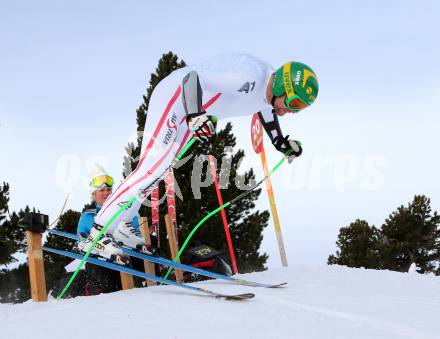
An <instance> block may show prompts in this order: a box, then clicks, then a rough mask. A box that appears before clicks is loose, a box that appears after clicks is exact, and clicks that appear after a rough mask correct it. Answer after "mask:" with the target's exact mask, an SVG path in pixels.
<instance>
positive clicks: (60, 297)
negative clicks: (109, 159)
mask: <svg viewBox="0 0 440 339" xmlns="http://www.w3.org/2000/svg"><path fill="white" fill-rule="evenodd" d="M194 142H195V139H194V138H192V139H191V140H190V141H189V142H188V143H187V144H186V145H185V147H184V148H183V149H182V150H181V151H180V152H179V154H178V155H177V157H176V159H175V160H180V159H181V158H182V157H183V155H184V154H185V153H186V151H188V149H189V148H190V147H191V146H192V145H193V144H194ZM137 199H140V196H139V195H135V196H134V197H133V198H132V199H130V200H129V201H128V202H126V203H125V204H124V205H122V207H121V208H120V209H119V210H118V211H117V212H116V213H115V214H114V215H113V216H112V217H111V218H110V219H109V221H107V222H106V224H105V225H104V227H103V228H102V230H101V231H100V232H99V233H98V235H97V236H96V238H95V240H94V241H93V243H92V246H90V248H89V250H88V251H87V253H86V255H85V256H84V257H83V259H82V260H81V262H80V263H79V265H78V267H77V268H76V270H75V272H74V273H73V275H72V276H71V277H70V279H69V281H68V282H67V284H66V286H64V288H63V290H62V291H61V293H60V294H59V295H58V296H57V300H60V299H62V298H63V296H64V294H65V293H66V292H67V290H68V289H69V287H70V285H72V283H73V281H74V280H75V278H76V276H77V275H78V273H79V270H80V269H81V268H82V267H83V266H84V264H85V262H86V260H87V258H88V257H89V256H90V253H92V250H93V248H94V247H95V245H96V243H97V242H98V240H99V239H100V238H101V236H102V235H103V234H104V232H105V231H106V230H107V228H108V227H109V226H110V225H111V224H112V223H113V221H114V220H115V219H116V218H117V217H118V216H119V215H120V214H121V213H122V212H123V211H125V210H126V209H127V208H128V206H130V205H131V204H132V203H133V202H135V201H136V200H137Z"/></svg>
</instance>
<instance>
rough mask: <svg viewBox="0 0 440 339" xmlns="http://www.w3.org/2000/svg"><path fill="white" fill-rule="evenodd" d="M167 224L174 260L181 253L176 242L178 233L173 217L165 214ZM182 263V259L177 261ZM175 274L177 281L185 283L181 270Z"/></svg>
mask: <svg viewBox="0 0 440 339" xmlns="http://www.w3.org/2000/svg"><path fill="white" fill-rule="evenodd" d="M165 224H166V225H167V235H168V242H169V244H170V252H171V257H172V259H174V258H175V257H177V253H179V248H178V246H177V240H176V232H175V230H174V227H173V220H172V219H171V215H169V214H165ZM177 262H179V263H180V259H179V260H178V261H177ZM174 272H175V273H174V274H175V275H176V280H177V281H183V272H182V271H181V270H174Z"/></svg>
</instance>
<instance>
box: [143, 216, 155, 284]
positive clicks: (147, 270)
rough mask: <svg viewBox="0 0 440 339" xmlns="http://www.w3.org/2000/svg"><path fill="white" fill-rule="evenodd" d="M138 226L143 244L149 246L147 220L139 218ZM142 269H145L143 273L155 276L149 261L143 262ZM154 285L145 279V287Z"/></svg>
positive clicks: (152, 264)
mask: <svg viewBox="0 0 440 339" xmlns="http://www.w3.org/2000/svg"><path fill="white" fill-rule="evenodd" d="M139 224H140V231H141V233H142V235H143V236H144V239H145V244H147V245H151V237H150V230H149V229H148V219H147V218H145V217H141V218H139ZM144 268H145V273H148V274H150V275H153V276H156V270H155V267H154V263H152V262H151V261H147V260H144ZM154 285H156V282H155V281H153V280H149V279H147V286H154Z"/></svg>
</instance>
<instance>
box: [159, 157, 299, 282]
mask: <svg viewBox="0 0 440 339" xmlns="http://www.w3.org/2000/svg"><path fill="white" fill-rule="evenodd" d="M289 154H290V152H287V153H286V154H285V156H284V157H283V158H282V159H281V160H280V161H278V163H277V164H276V165H275V166H274V167H273V168H272V170H271V171H270V172H269V174H268V175H266V176H265V177H264V178H263V179H261V180H260V181H259V182H258V183H257V184H255V186H254V187H252V188H251V189H249V190H247V191H246V192H243V193H241V194H239V195H238V196H236V197H235V198H233V199H232V200H230V201H228V202H227V203H225V204H223V205H222V206H220V207H218V208H216V209H215V210H213V211H212V212H210V213H209V214H208V215H206V216H205V217H204V218H203V219H202V220H200V221H199V222H198V223H197V225H196V226H195V227H194V228H193V229H192V231H191V232H190V233H189V234H188V236H187V237H186V239H185V241H184V242H183V244H182V247H181V248H180V250H179V252H178V253H177V255H176V257H175V258H174V259H173V261H174V262H176V261H177V260H179V259H180V256H181V255H182V253H183V251H184V250H185V248H186V246H187V244H188V243H189V241H190V240H191V238H192V237H193V235H194V234H195V233H196V232H197V230H198V229H199V228H200V227H201V226H202V225H203V224H204V223H205V222H206V220H208V219H209V218H211V217H212V216H213V215H214V214H216V213H218V212H219V211H221V210H222V209H224V208H226V207H228V206H230V205H232V204H233V203H234V202H236V201H238V200H240V199H242V198H244V197H245V196H246V195H248V194H249V193H250V192H252V191H253V190H254V189H256V188H257V187H258V186H260V185H261V184H262V183H263V182H264V181H265V180H266V179H267V178H269V177H270V176H271V175H272V174H273V173H274V172H275V171H276V170H277V169H278V168H279V167H280V166H281V165H282V164H283V162H284V161H285V160H286V158H285V157H287V156H288V155H289ZM172 272H173V267H170V268H168V271H167V273H166V274H165V275H164V279H167V278H168V277H169V275H170V274H171V273H172Z"/></svg>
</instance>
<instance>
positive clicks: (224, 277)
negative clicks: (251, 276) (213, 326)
mask: <svg viewBox="0 0 440 339" xmlns="http://www.w3.org/2000/svg"><path fill="white" fill-rule="evenodd" d="M48 232H50V233H53V234H56V235H59V236H62V237H66V238H70V239H73V240H77V241H78V236H77V235H76V234H72V233H68V232H63V231H58V230H48ZM122 249H123V251H124V253H125V254H127V255H130V256H132V257H135V258H139V259H142V260H146V261H150V262H153V263H155V264H159V265H164V266H170V267H173V268H177V269H180V270H182V271H187V272H191V273H194V274H199V275H202V276H205V277H209V278H213V279H221V280H226V281H229V282H231V283H234V284H237V285H243V286H249V287H265V288H278V287H283V286H286V285H287V282H283V283H279V284H268V283H259V282H254V281H248V280H245V279H239V278H233V277H230V276H227V275H223V274H219V273H214V272H210V271H206V270H202V269H200V268H196V267H192V266H188V265H185V264H181V263H178V262H174V261H172V260H168V259H165V258H162V257H154V256H151V255H147V254H144V253H140V252H137V251H134V250H132V249H128V248H126V247H122Z"/></svg>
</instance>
